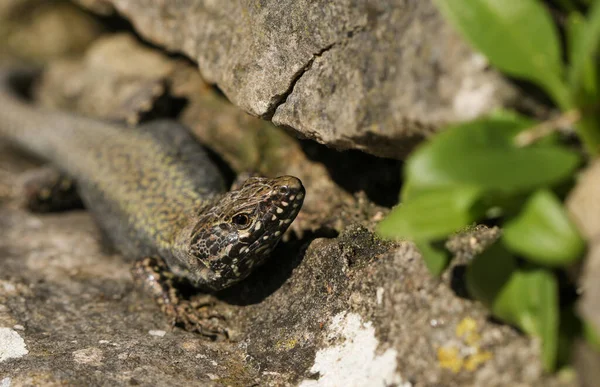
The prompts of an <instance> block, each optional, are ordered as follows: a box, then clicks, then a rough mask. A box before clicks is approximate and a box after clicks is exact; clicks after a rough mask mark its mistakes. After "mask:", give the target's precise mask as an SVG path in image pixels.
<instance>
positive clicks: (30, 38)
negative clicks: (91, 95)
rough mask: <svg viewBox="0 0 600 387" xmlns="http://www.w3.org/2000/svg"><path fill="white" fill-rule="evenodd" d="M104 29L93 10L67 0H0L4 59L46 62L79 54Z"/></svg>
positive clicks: (0, 51) (1, 54) (0, 52)
mask: <svg viewBox="0 0 600 387" xmlns="http://www.w3.org/2000/svg"><path fill="white" fill-rule="evenodd" d="M101 31H102V26H101V24H100V23H99V22H98V21H96V20H95V19H94V18H93V17H91V16H90V15H89V14H87V13H85V12H82V10H81V9H80V8H78V7H75V6H74V5H73V4H71V3H68V2H65V1H62V2H61V1H44V0H4V1H0V59H3V60H6V59H9V58H10V59H11V60H27V61H35V62H42V63H43V62H45V61H47V60H49V59H52V58H57V57H60V56H64V55H77V54H79V53H80V52H81V51H82V50H83V49H84V48H85V47H87V45H88V44H89V43H90V42H91V41H92V40H94V39H95V38H96V37H97V36H98V35H99V34H100V32H101Z"/></svg>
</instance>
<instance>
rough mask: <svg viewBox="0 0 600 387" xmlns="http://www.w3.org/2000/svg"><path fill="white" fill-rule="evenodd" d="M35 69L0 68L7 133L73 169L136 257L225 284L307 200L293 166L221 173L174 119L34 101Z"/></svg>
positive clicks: (1, 123)
mask: <svg viewBox="0 0 600 387" xmlns="http://www.w3.org/2000/svg"><path fill="white" fill-rule="evenodd" d="M31 79H32V78H31V76H30V74H28V73H26V72H23V73H20V72H13V71H10V70H9V71H0V136H2V137H6V138H8V140H10V141H11V142H14V143H15V144H16V145H18V146H19V147H22V148H24V149H26V150H28V151H30V152H32V153H34V154H36V155H38V156H40V157H42V158H44V159H47V160H48V161H50V162H51V163H52V164H53V165H55V166H57V167H58V168H59V169H60V170H61V171H62V172H64V173H66V174H67V175H68V176H70V177H73V178H74V179H75V181H76V182H77V188H78V192H79V194H80V196H81V197H82V200H83V202H84V204H85V206H86V207H87V208H88V209H89V210H90V211H92V213H93V214H94V217H95V218H96V220H97V221H98V223H99V225H100V227H101V228H102V229H103V230H104V232H105V233H106V234H107V235H108V236H109V238H110V239H112V241H113V242H114V243H115V246H116V247H117V248H118V250H120V252H121V253H122V254H123V255H124V256H126V257H129V258H133V259H140V258H144V257H158V258H161V259H163V260H164V261H165V262H166V264H167V266H168V268H169V269H170V270H171V271H173V272H174V273H175V274H177V275H178V276H183V277H185V278H187V279H188V280H190V281H191V282H192V284H194V285H197V286H202V287H208V288H211V289H215V290H218V289H222V288H224V287H227V286H229V285H231V284H233V283H235V282H237V281H239V280H241V279H243V278H245V277H246V276H247V275H248V274H249V273H250V272H251V270H252V268H253V267H255V266H257V265H259V264H260V263H262V262H263V261H264V259H265V258H266V257H267V256H268V254H269V253H270V252H271V250H272V249H273V248H274V247H275V245H276V244H277V242H278V241H279V239H280V237H281V235H282V234H283V232H284V231H285V230H286V229H287V227H288V226H289V225H290V223H291V222H292V220H293V219H294V218H295V216H296V214H297V213H298V211H299V210H300V207H301V205H302V201H303V197H304V188H303V187H302V184H301V182H300V180H298V179H297V178H295V177H291V176H283V177H278V178H273V179H269V178H257V177H253V178H250V179H248V180H247V181H246V182H245V183H244V184H243V185H241V187H240V188H239V189H237V190H232V191H229V192H227V191H226V190H225V185H224V182H223V178H222V176H221V174H220V172H219V170H218V168H217V167H216V166H215V165H214V163H213V162H212V161H211V160H210V159H209V158H208V156H207V154H206V152H205V151H204V149H203V148H202V147H201V146H200V145H199V144H197V143H196V141H195V140H194V139H193V138H192V136H191V135H190V134H189V133H188V131H187V130H186V129H185V128H184V127H182V126H181V125H179V124H178V123H176V122H175V121H167V120H163V121H154V122H150V123H148V124H144V125H141V126H139V127H136V128H130V127H126V126H124V125H119V124H117V123H109V122H103V121H100V120H96V119H92V118H86V117H83V116H77V115H74V114H69V113H66V112H60V111H50V110H45V109H43V108H36V107H33V106H31V105H30V104H29V103H28V102H27V101H26V100H25V99H24V98H23V97H22V95H21V94H20V93H19V92H18V91H19V88H20V87H21V86H22V85H23V84H25V83H27V82H31Z"/></svg>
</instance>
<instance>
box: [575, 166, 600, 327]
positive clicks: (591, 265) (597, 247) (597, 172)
mask: <svg viewBox="0 0 600 387" xmlns="http://www.w3.org/2000/svg"><path fill="white" fill-rule="evenodd" d="M599 197H600V161H596V162H594V163H593V164H591V165H590V166H589V167H588V168H587V170H586V171H585V172H584V173H582V175H581V178H580V179H579V181H578V183H577V185H576V187H575V188H574V189H573V191H572V192H571V193H570V194H569V197H568V199H567V208H568V209H569V212H570V214H571V217H572V219H573V221H574V222H575V224H576V225H577V226H578V229H579V230H580V232H581V233H582V234H583V236H584V237H585V238H586V239H587V240H588V241H589V247H588V252H587V255H586V259H585V263H584V267H583V271H582V276H581V279H580V287H581V289H580V291H581V292H582V293H583V296H582V297H581V301H580V305H579V310H580V312H581V314H582V316H583V317H584V318H585V319H586V320H587V321H589V322H590V323H591V324H592V325H593V327H594V328H595V329H596V331H597V332H600V299H599V298H598V297H597V294H600V282H599V281H598V278H600V201H599V200H598V198H599Z"/></svg>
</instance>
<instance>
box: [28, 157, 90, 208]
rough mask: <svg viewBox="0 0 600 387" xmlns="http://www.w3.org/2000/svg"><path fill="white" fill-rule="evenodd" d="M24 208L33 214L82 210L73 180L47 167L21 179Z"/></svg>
mask: <svg viewBox="0 0 600 387" xmlns="http://www.w3.org/2000/svg"><path fill="white" fill-rule="evenodd" d="M22 181H23V183H22V189H23V198H22V200H23V202H24V206H25V207H26V208H28V209H29V210H31V211H33V212H57V211H65V210H71V209H75V208H83V204H82V202H81V199H80V198H79V195H78V194H77V188H76V187H75V183H74V182H73V180H72V179H71V178H70V177H68V176H66V175H64V174H62V173H61V172H59V171H57V170H56V169H54V168H52V167H50V166H47V167H42V168H39V169H35V170H33V171H31V172H27V173H25V175H24V176H23V177H22Z"/></svg>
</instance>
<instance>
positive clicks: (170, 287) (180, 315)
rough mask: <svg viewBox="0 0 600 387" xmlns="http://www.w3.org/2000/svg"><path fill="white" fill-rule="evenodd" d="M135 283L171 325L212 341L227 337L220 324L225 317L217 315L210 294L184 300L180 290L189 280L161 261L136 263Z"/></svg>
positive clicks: (139, 261)
mask: <svg viewBox="0 0 600 387" xmlns="http://www.w3.org/2000/svg"><path fill="white" fill-rule="evenodd" d="M131 273H132V275H133V278H134V281H135V282H136V284H137V285H138V286H140V287H142V288H143V289H144V290H145V291H146V292H147V293H148V294H150V295H151V296H152V298H154V300H155V301H156V303H157V304H158V305H159V307H160V309H161V311H162V312H163V313H164V314H165V316H166V317H167V318H168V319H169V321H170V323H171V326H175V325H182V326H183V328H184V329H185V330H187V331H191V332H198V333H200V334H202V335H204V336H209V337H212V338H227V337H228V334H227V330H226V329H225V328H224V327H223V326H222V325H221V324H222V321H223V320H224V317H223V316H222V315H220V314H219V313H216V312H214V306H215V302H214V301H212V298H211V297H210V296H208V295H206V296H204V297H195V298H193V299H191V300H188V299H184V296H183V295H182V292H181V289H182V288H185V287H190V286H191V285H190V284H189V282H187V280H185V279H184V278H182V277H179V276H176V275H175V274H174V273H173V272H171V271H170V269H169V267H168V266H167V264H166V263H165V261H164V260H163V259H161V258H155V257H147V258H143V259H140V260H137V261H136V262H135V263H134V265H133V267H132V269H131Z"/></svg>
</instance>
